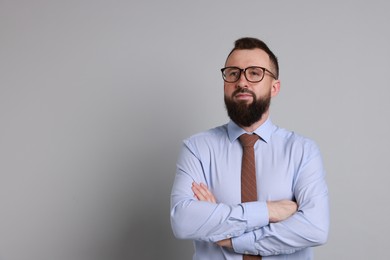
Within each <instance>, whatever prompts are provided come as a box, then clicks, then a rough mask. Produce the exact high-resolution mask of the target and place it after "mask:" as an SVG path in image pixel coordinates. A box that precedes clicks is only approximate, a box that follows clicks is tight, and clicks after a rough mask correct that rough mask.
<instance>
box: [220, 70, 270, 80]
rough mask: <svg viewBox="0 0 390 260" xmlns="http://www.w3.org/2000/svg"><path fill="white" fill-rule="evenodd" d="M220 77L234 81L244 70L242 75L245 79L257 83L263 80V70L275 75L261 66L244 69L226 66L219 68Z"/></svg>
mask: <svg viewBox="0 0 390 260" xmlns="http://www.w3.org/2000/svg"><path fill="white" fill-rule="evenodd" d="M221 72H222V78H223V80H224V81H226V82H228V83H234V82H236V81H238V80H239V79H240V77H241V73H242V72H244V76H245V78H246V80H247V81H249V82H251V83H257V82H260V81H262V80H263V78H264V75H265V72H268V73H269V74H270V75H271V76H272V77H273V78H274V79H276V76H275V75H274V74H273V73H272V72H271V71H269V70H267V69H266V68H263V67H258V66H251V67H248V68H245V69H240V68H239V67H226V68H222V69H221Z"/></svg>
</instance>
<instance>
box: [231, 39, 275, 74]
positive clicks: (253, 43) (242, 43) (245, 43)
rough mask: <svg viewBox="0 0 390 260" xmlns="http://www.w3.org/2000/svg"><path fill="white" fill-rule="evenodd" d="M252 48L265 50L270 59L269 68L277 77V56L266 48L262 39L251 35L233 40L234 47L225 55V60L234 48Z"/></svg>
mask: <svg viewBox="0 0 390 260" xmlns="http://www.w3.org/2000/svg"><path fill="white" fill-rule="evenodd" d="M253 49H260V50H263V51H265V52H266V53H267V54H268V56H269V59H270V60H271V66H272V68H271V69H274V70H275V71H274V74H275V76H276V78H279V63H278V58H277V57H276V56H275V54H274V53H273V52H272V51H271V50H270V48H268V46H267V44H265V43H264V42H263V41H262V40H259V39H256V38H251V37H244V38H240V39H238V40H236V41H235V43H234V48H233V49H232V50H231V52H230V53H229V55H228V56H227V58H226V60H227V59H228V58H229V56H230V55H231V54H232V53H233V52H234V51H235V50H253Z"/></svg>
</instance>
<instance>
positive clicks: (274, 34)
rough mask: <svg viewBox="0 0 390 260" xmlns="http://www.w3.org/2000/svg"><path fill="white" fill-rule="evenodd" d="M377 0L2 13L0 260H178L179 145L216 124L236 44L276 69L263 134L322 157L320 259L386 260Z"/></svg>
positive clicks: (385, 8)
mask: <svg viewBox="0 0 390 260" xmlns="http://www.w3.org/2000/svg"><path fill="white" fill-rule="evenodd" d="M389 8H390V4H389V3H388V2H386V1H322V2H319V1H318V2H316V3H314V1H272V2H271V1H226V0H216V1H173V0H167V1H154V2H151V1H138V2H137V1H124V0H123V1H120V0H117V1H103V0H97V1H92V0H85V1H76V0H67V1H55V0H54V1H49V0H46V1H45V0H35V1H27V0H26V1H21V0H0V38H1V42H0V122H1V127H0V160H1V161H0V259H2V260H125V259H156V257H157V256H158V257H160V259H178V260H179V259H180V260H181V259H190V258H191V255H192V244H191V242H190V241H179V240H176V239H175V238H174V237H173V235H172V233H171V228H170V222H169V195H170V189H171V185H172V181H173V177H174V173H175V162H176V159H177V155H178V151H179V147H180V144H181V141H182V139H183V138H185V137H188V136H189V135H192V134H194V133H196V132H199V131H202V130H206V129H208V128H211V127H214V126H216V125H220V124H223V123H225V122H226V121H227V120H228V118H227V116H226V113H225V109H224V105H223V98H222V94H223V88H222V84H223V83H222V80H221V76H220V72H219V69H220V68H221V67H222V66H223V63H224V61H225V58H226V55H227V53H228V52H229V51H230V49H231V48H232V47H233V42H234V40H236V39H237V38H239V37H242V36H254V37H259V38H261V39H263V40H265V41H266V42H267V43H268V44H269V46H270V47H271V49H273V50H274V52H275V53H276V54H277V56H278V57H279V59H280V67H281V80H282V88H281V93H280V95H279V96H278V97H277V98H276V99H274V100H273V104H272V112H271V116H272V119H273V121H274V123H276V124H278V125H280V126H282V127H285V128H288V129H291V130H295V131H297V132H298V133H300V134H303V135H305V136H308V137H310V138H312V139H314V140H316V141H317V143H318V144H319V146H320V148H321V150H322V153H323V157H324V162H325V166H326V169H327V173H328V174H327V180H328V182H329V189H330V194H331V230H330V237H329V242H328V244H327V245H326V246H323V247H319V248H317V249H316V250H315V254H316V259H317V260H325V259H386V258H387V257H388V255H389V253H388V239H387V234H388V233H389V231H390V227H389V221H388V219H389V212H388V200H389V191H388V188H387V187H388V179H389V178H388V175H389V159H388V154H387V150H388V149H387V148H388V147H389V145H390V142H389V137H388V133H389V132H390V129H389V128H390V127H389V122H388V121H389V119H388V115H387V114H388V111H389V110H390V104H389V102H388V99H389V88H390V86H389V83H388V79H387V76H388V74H389V71H390V51H389V46H390V31H389V28H388V27H389V24H390V15H389Z"/></svg>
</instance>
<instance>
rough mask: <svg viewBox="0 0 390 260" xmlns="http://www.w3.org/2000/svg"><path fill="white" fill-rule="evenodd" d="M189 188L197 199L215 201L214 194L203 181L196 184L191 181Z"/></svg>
mask: <svg viewBox="0 0 390 260" xmlns="http://www.w3.org/2000/svg"><path fill="white" fill-rule="evenodd" d="M191 189H192V191H193V192H194V195H195V197H196V198H197V199H198V200H200V201H208V202H211V203H217V200H216V199H215V197H214V195H213V194H212V193H211V192H210V191H209V189H208V188H207V186H206V185H205V184H204V183H201V184H198V183H196V182H193V183H192V187H191Z"/></svg>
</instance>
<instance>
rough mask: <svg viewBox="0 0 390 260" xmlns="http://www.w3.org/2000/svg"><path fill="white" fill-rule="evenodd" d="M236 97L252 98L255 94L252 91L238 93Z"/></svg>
mask: <svg viewBox="0 0 390 260" xmlns="http://www.w3.org/2000/svg"><path fill="white" fill-rule="evenodd" d="M234 97H235V98H237V99H252V98H253V96H252V94H250V93H237V94H236V95H234Z"/></svg>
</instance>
